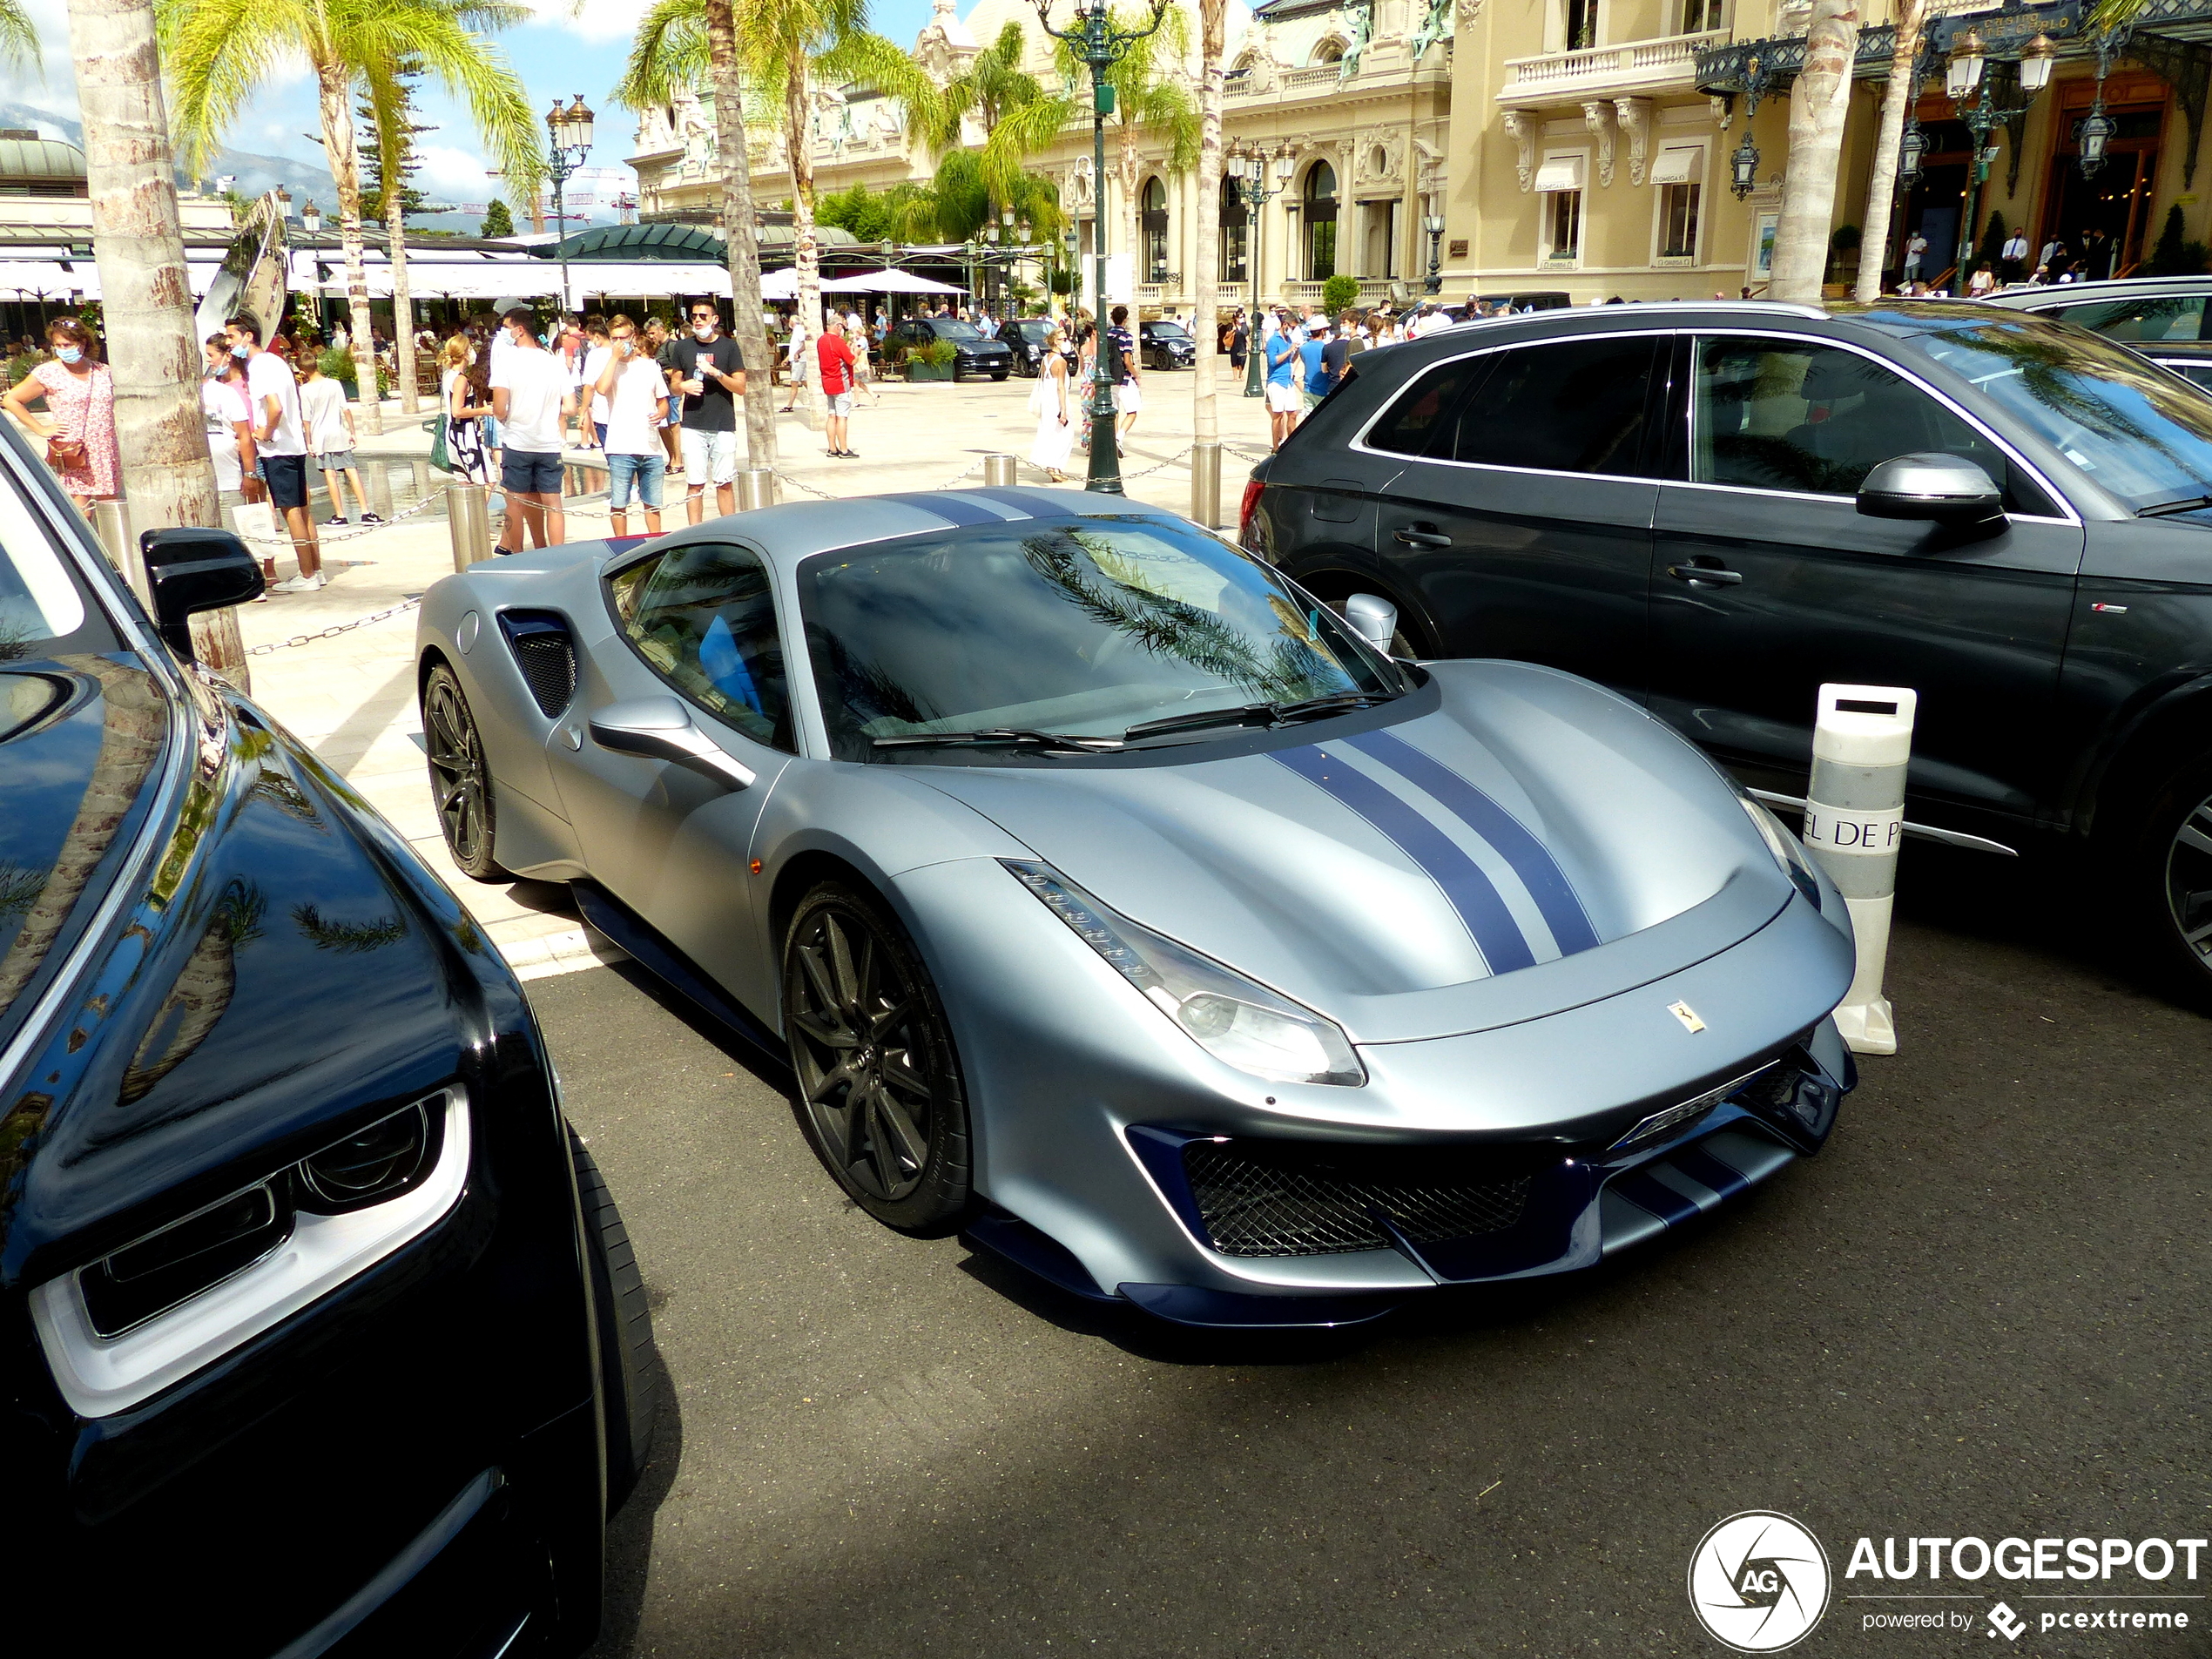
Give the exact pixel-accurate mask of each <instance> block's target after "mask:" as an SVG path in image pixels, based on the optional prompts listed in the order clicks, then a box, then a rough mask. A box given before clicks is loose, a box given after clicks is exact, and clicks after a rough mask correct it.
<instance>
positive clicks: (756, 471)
mask: <svg viewBox="0 0 2212 1659" xmlns="http://www.w3.org/2000/svg"><path fill="white" fill-rule="evenodd" d="M775 504H776V472H775V469H774V468H772V467H747V468H746V469H745V470H744V471H743V472H741V473H739V474H738V511H739V512H741V513H749V512H751V511H752V510H753V509H755V508H756V507H773V506H774V505H775Z"/></svg>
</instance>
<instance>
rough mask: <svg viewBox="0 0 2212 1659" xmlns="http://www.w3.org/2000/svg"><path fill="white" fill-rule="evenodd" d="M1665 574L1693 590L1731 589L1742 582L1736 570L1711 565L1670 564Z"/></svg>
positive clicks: (1741, 577) (1740, 574)
mask: <svg viewBox="0 0 2212 1659" xmlns="http://www.w3.org/2000/svg"><path fill="white" fill-rule="evenodd" d="M1667 574H1668V575H1669V576H1670V577H1674V579H1675V580H1676V581H1677V582H1687V583H1689V585H1690V586H1691V587H1693V588H1698V587H1711V588H1732V587H1735V586H1737V584H1738V583H1741V582H1742V581H1743V574H1742V573H1741V572H1740V571H1736V570H1722V569H1721V568H1720V567H1719V566H1718V565H1713V564H1670V565H1669V566H1668V567H1667Z"/></svg>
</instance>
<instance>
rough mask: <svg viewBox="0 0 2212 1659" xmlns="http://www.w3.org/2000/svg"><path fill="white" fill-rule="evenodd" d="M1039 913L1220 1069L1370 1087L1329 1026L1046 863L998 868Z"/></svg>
mask: <svg viewBox="0 0 2212 1659" xmlns="http://www.w3.org/2000/svg"><path fill="white" fill-rule="evenodd" d="M999 861H1000V862H1001V864H1003V865H1005V866H1006V867H1007V869H1008V870H1009V871H1010V872H1012V873H1013V874H1014V877H1015V880H1018V881H1020V882H1021V883H1022V886H1023V887H1027V888H1028V890H1029V891H1030V892H1031V893H1033V894H1036V896H1037V897H1038V899H1040V900H1042V902H1043V904H1044V907H1045V908H1046V909H1048V910H1049V911H1051V912H1052V914H1054V915H1055V916H1057V917H1059V918H1060V920H1061V921H1063V922H1065V923H1067V924H1068V927H1069V929H1070V930H1071V931H1073V932H1074V934H1075V935H1076V937H1077V938H1078V939H1080V940H1082V941H1083V943H1085V944H1086V945H1089V947H1090V948H1092V949H1093V950H1095V951H1096V952H1097V953H1098V954H1100V955H1101V956H1103V957H1104V958H1105V959H1106V961H1107V963H1108V965H1109V966H1110V967H1111V968H1113V969H1114V971H1115V972H1116V973H1117V974H1121V975H1122V977H1123V978H1124V979H1126V980H1127V981H1129V982H1130V984H1132V985H1134V986H1136V988H1137V989H1138V990H1140V991H1142V992H1143V994H1144V997H1145V1000H1146V1001H1149V1002H1150V1003H1151V1004H1152V1005H1153V1006H1154V1007H1155V1008H1158V1009H1159V1010H1160V1012H1161V1013H1163V1014H1164V1015H1167V1016H1168V1018H1169V1019H1170V1020H1172V1021H1174V1022H1175V1023H1176V1024H1177V1026H1179V1027H1180V1028H1182V1029H1183V1030H1184V1033H1185V1034H1186V1035H1189V1036H1190V1038H1191V1039H1192V1040H1193V1041H1195V1042H1197V1044H1198V1046H1199V1047H1200V1048H1202V1049H1204V1050H1205V1051H1206V1052H1207V1053H1208V1054H1210V1055H1212V1056H1213V1057H1214V1058H1215V1059H1217V1060H1218V1061H1220V1062H1222V1063H1223V1064H1224V1065H1230V1066H1234V1067H1236V1068H1237V1069H1238V1070H1239V1071H1247V1072H1250V1073H1251V1074H1252V1075H1253V1076H1256V1077H1266V1078H1271V1079H1273V1080H1275V1081H1277V1082H1300V1083H1342V1084H1349V1085H1356V1084H1359V1083H1364V1082H1366V1081H1367V1072H1366V1068H1365V1067H1364V1066H1362V1065H1361V1064H1360V1063H1359V1055H1355V1054H1354V1053H1352V1043H1351V1042H1350V1041H1349V1040H1348V1039H1347V1038H1346V1037H1345V1035H1344V1032H1343V1030H1342V1029H1341V1028H1339V1027H1338V1025H1337V1024H1336V1023H1335V1022H1333V1021H1332V1020H1329V1019H1327V1018H1325V1017H1324V1016H1323V1015H1318V1014H1316V1013H1315V1012H1314V1011H1313V1010H1312V1008H1306V1007H1304V1006H1303V1005H1301V1004H1299V1003H1297V1002H1293V1001H1291V1000H1290V998H1288V997H1286V996H1283V995H1278V993H1276V992H1274V991H1271V990H1269V989H1268V988H1267V987H1265V986H1264V985H1262V984H1259V983H1258V982H1257V981H1253V980H1250V979H1247V978H1245V977H1244V975H1243V974H1239V973H1238V972H1237V971H1236V969H1234V968H1228V967H1224V965H1223V964H1222V963H1220V962H1217V961H1214V960H1213V959H1212V958H1211V957H1210V956H1201V955H1200V954H1198V953H1197V951H1194V950H1192V949H1190V948H1189V947H1188V946H1184V945H1179V944H1177V943H1176V941H1174V940H1172V939H1170V938H1168V937H1167V936H1166V935H1165V934H1156V933H1154V932H1153V931H1152V930H1151V929H1150V927H1145V926H1144V925H1143V923H1141V922H1136V921H1130V919H1129V918H1128V917H1127V916H1124V915H1122V914H1120V913H1118V912H1117V911H1115V910H1112V909H1109V908H1108V907H1106V906H1105V905H1104V904H1103V903H1101V902H1100V901H1099V900H1096V899H1095V898H1093V897H1092V896H1091V895H1090V894H1088V893H1086V892H1084V891H1083V890H1082V888H1081V887H1077V886H1076V884H1075V883H1074V882H1072V881H1070V880H1068V878H1067V877H1065V876H1063V875H1062V874H1061V873H1059V872H1058V871H1057V870H1055V869H1054V868H1053V867H1051V866H1050V865H1049V864H1044V863H1040V862H1036V861H1033V860H1022V859H1001V860H999Z"/></svg>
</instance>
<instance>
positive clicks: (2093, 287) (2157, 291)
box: [1983, 275, 2212, 343]
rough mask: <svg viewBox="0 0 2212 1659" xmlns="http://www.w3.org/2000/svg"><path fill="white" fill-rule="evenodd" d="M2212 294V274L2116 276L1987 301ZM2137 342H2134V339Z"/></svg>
mask: <svg viewBox="0 0 2212 1659" xmlns="http://www.w3.org/2000/svg"><path fill="white" fill-rule="evenodd" d="M2168 293H2170V294H2177V295H2182V296H2186V295H2188V294H2192V293H2204V294H2212V275H2199V276H2176V277H2116V278H2114V279H2113V280H2110V281H2107V282H2052V283H2045V284H2044V285H2043V286H2042V287H2034V288H2027V287H2020V288H2007V289H2006V290H2005V291H2004V292H2003V293H1993V294H1991V295H1990V296H1989V297H1988V299H1987V300H1985V301H1984V302H1983V303H1985V304H1987V305H1993V306H2002V307H2005V308H2006V310H2010V311H2040V310H2042V309H2043V308H2044V307H2047V306H2078V305H2083V304H2086V303H2087V302H2088V301H2089V300H2142V299H2155V298H2157V297H2158V296H2159V295H2161V294H2168ZM2130 343H2133V342H2130Z"/></svg>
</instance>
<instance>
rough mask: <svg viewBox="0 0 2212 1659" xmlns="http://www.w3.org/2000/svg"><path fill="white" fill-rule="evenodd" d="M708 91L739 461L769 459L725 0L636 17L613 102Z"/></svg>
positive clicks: (771, 450)
mask: <svg viewBox="0 0 2212 1659" xmlns="http://www.w3.org/2000/svg"><path fill="white" fill-rule="evenodd" d="M701 79H705V81H707V83H708V84H710V85H711V86H712V88H713V89H714V134H715V149H716V165H718V167H719V168H720V169H721V172H722V236H723V240H724V242H725V246H727V247H728V249H729V264H730V293H731V296H732V297H731V301H730V308H731V313H732V317H733V318H734V320H735V321H736V325H737V326H736V328H735V329H734V330H733V337H734V338H735V339H736V341H737V342H738V350H739V351H740V352H742V353H743V354H745V361H746V362H747V363H748V364H750V365H752V369H753V372H752V374H748V375H747V376H746V377H745V461H746V464H747V465H748V466H753V467H772V466H774V465H775V464H776V396H775V392H774V390H773V388H771V387H770V386H769V384H768V375H767V374H766V373H765V370H766V367H767V365H768V363H769V361H770V357H769V349H768V327H767V324H766V321H765V319H764V318H763V317H762V315H761V310H760V227H759V224H758V223H757V222H756V221H755V219H754V218H753V210H752V163H751V161H750V159H749V158H748V156H747V153H746V145H745V83H744V78H743V74H742V66H741V65H740V64H739V63H738V33H737V20H736V17H735V15H734V13H733V11H732V0H659V3H658V4H657V5H655V6H654V7H653V9H652V10H650V11H648V12H647V13H646V14H645V15H644V17H642V18H640V19H639V20H638V24H637V38H636V39H635V41H634V42H633V43H632V44H631V51H630V63H629V64H628V66H627V68H626V69H625V71H624V75H623V78H622V81H621V83H620V84H618V85H617V87H616V88H615V90H614V95H613V96H614V99H615V102H616V103H617V104H620V105H624V106H625V107H626V108H629V109H632V110H644V109H649V108H651V106H653V105H656V104H666V103H669V102H670V101H671V99H672V98H674V96H675V93H676V90H677V88H678V86H684V85H689V84H692V83H694V82H696V81H698V80H701Z"/></svg>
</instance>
